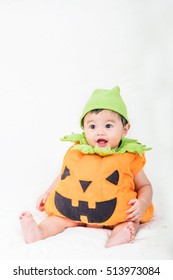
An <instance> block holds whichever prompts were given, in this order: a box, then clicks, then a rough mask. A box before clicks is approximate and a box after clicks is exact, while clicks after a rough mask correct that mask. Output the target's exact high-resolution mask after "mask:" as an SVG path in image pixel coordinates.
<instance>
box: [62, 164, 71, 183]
mask: <svg viewBox="0 0 173 280" xmlns="http://www.w3.org/2000/svg"><path fill="white" fill-rule="evenodd" d="M67 176H70V170H69V169H68V168H67V166H66V167H65V169H64V171H63V173H62V174H61V180H64V179H65V178H66V177H67Z"/></svg>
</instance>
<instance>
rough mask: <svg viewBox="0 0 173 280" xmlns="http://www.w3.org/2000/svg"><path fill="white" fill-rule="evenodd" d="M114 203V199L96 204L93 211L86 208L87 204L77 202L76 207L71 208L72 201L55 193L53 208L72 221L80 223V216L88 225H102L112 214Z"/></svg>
mask: <svg viewBox="0 0 173 280" xmlns="http://www.w3.org/2000/svg"><path fill="white" fill-rule="evenodd" d="M116 203H117V199H116V198H113V199H111V200H107V201H103V202H96V207H95V209H91V208H89V207H88V202H86V201H80V200H79V205H78V206H72V199H69V198H66V197H64V196H62V195H61V194H59V193H58V192H55V206H56V208H57V210H58V211H59V212H60V213H61V214H62V215H64V216H65V217H67V218H69V219H71V220H73V221H82V220H81V216H85V217H87V220H88V222H89V223H103V222H105V221H107V220H108V219H109V218H110V217H111V216H112V214H113V213H114V211H115V208H116Z"/></svg>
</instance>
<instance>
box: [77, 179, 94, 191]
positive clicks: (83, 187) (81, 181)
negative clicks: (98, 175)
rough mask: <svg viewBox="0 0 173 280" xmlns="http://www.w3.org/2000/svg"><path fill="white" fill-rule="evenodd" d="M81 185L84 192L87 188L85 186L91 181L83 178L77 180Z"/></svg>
mask: <svg viewBox="0 0 173 280" xmlns="http://www.w3.org/2000/svg"><path fill="white" fill-rule="evenodd" d="M79 182H80V184H81V187H82V189H83V192H85V191H86V190H87V188H88V187H89V185H90V184H91V182H92V181H83V180H79Z"/></svg>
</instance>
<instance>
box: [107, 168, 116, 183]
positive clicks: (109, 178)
mask: <svg viewBox="0 0 173 280" xmlns="http://www.w3.org/2000/svg"><path fill="white" fill-rule="evenodd" d="M106 180H107V181H109V182H111V183H112V184H114V185H118V181H119V172H118V170H116V171H114V172H113V173H112V174H111V175H110V176H109V177H107V178H106Z"/></svg>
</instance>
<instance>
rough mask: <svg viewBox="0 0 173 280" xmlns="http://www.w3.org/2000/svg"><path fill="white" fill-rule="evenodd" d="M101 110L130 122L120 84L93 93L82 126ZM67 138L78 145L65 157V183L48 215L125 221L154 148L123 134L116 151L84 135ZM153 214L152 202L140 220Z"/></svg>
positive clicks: (48, 203)
mask: <svg viewBox="0 0 173 280" xmlns="http://www.w3.org/2000/svg"><path fill="white" fill-rule="evenodd" d="M98 108H99V109H108V110H113V111H115V112H118V113H119V114H121V115H122V116H123V117H124V118H125V119H126V120H127V121H128V117H127V110H126V106H125V103H124V102H123V100H122V98H121V96H120V93H119V87H115V88H114V89H112V90H110V91H107V90H96V91H95V92H94V93H93V95H92V96H91V98H90V99H89V101H88V103H87V104H86V106H85V107H84V110H83V113H82V116H81V118H80V126H81V127H82V119H83V118H84V116H85V115H86V114H87V113H88V112H90V111H91V110H93V109H98ZM62 140H63V141H71V142H74V145H73V146H72V147H71V148H70V149H69V150H68V151H67V153H66V155H65V157H64V160H63V165H62V170H61V181H60V182H59V183H58V184H57V186H56V187H55V189H54V190H53V191H52V192H51V193H50V195H49V196H48V198H47V201H46V203H45V211H46V213H47V214H48V215H49V216H50V215H56V216H59V217H67V218H69V219H71V220H74V221H77V222H83V223H86V224H98V225H100V226H115V225H117V224H119V223H122V222H125V221H126V216H127V214H126V213H125V212H126V211H127V210H128V209H129V208H130V207H131V205H128V202H129V201H130V200H131V199H134V198H136V196H137V193H136V191H135V185H134V176H135V175H136V174H137V173H138V172H139V171H140V170H141V169H142V168H143V166H144V164H145V161H146V160H145V156H144V152H145V151H148V150H150V148H147V147H146V146H145V145H142V144H140V143H139V142H137V141H136V140H133V139H128V138H123V139H122V140H121V143H120V145H119V147H118V148H117V149H116V150H115V149H111V148H106V149H103V148H99V147H92V146H90V145H88V143H87V140H86V137H85V134H84V133H82V134H72V135H69V136H65V137H64V138H63V139H62ZM153 212H154V208H153V205H152V204H151V205H150V206H149V207H148V209H147V210H146V211H145V213H144V215H143V217H142V219H141V223H142V222H147V221H149V220H150V219H151V218H152V216H153Z"/></svg>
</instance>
